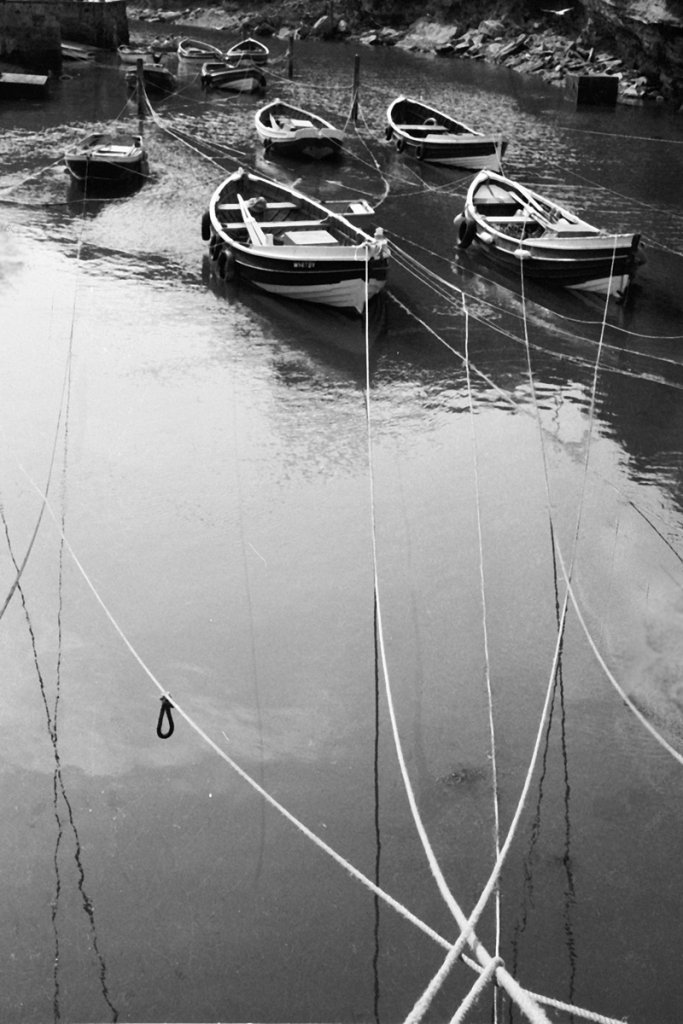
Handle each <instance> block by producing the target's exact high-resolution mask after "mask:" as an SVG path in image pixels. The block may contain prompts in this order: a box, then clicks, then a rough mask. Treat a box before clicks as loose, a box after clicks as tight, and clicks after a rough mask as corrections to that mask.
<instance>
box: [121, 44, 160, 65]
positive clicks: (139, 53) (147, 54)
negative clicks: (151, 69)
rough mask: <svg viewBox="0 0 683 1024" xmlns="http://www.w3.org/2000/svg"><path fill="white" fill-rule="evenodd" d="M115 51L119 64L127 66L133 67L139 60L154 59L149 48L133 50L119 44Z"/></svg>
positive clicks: (145, 61)
mask: <svg viewBox="0 0 683 1024" xmlns="http://www.w3.org/2000/svg"><path fill="white" fill-rule="evenodd" d="M117 53H118V57H119V61H120V62H121V64H125V65H126V66H127V67H135V66H136V64H137V62H138V61H139V60H141V61H143V63H148V62H149V61H151V60H153V59H154V54H153V51H152V50H150V49H140V50H133V49H130V48H127V47H122V46H119V48H118V50H117Z"/></svg>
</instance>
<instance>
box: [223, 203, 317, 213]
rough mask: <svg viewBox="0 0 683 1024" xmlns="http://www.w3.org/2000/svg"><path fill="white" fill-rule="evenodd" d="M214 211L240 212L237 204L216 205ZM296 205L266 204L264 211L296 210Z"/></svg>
mask: <svg viewBox="0 0 683 1024" xmlns="http://www.w3.org/2000/svg"><path fill="white" fill-rule="evenodd" d="M216 209H217V210H221V211H223V210H224V211H226V212H227V211H230V210H232V211H235V210H241V209H242V207H241V206H240V204H239V203H216ZM296 209H298V207H297V205H296V203H266V210H296Z"/></svg>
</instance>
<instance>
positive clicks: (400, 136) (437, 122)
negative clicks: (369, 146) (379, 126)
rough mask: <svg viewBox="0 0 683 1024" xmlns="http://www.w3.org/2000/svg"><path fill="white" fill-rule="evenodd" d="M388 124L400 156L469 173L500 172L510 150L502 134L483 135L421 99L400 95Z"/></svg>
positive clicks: (389, 115) (387, 133)
mask: <svg viewBox="0 0 683 1024" xmlns="http://www.w3.org/2000/svg"><path fill="white" fill-rule="evenodd" d="M387 122H388V124H387V128H386V137H387V139H393V140H394V141H395V144H396V149H397V150H398V151H399V153H404V152H405V153H406V154H408V155H409V156H414V157H417V159H418V160H424V161H425V162H426V163H430V164H446V165H448V166H450V167H462V168H464V169H465V170H469V171H480V170H482V169H483V168H485V167H492V168H494V169H496V170H500V169H501V165H502V159H503V156H504V154H505V151H506V149H507V140H506V139H504V138H503V137H502V135H483V134H482V133H481V132H477V131H475V130H474V128H469V127H468V126H467V125H466V124H463V123H462V122H461V121H456V120H455V118H453V117H450V116H449V115H448V114H444V113H442V112H441V111H440V110H437V109H436V108H435V107H431V106H429V105H428V104H427V103H423V102H422V101H421V100H415V99H408V97H406V96H399V97H398V98H397V99H395V100H394V101H393V102H392V103H390V104H389V106H388V108H387Z"/></svg>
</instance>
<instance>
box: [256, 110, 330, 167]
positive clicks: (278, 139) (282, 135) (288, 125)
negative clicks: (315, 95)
mask: <svg viewBox="0 0 683 1024" xmlns="http://www.w3.org/2000/svg"><path fill="white" fill-rule="evenodd" d="M254 123H255V126H256V133H257V135H258V137H259V138H260V140H261V142H262V143H263V147H264V149H265V150H266V152H267V153H270V154H278V153H279V154H282V155H285V156H303V157H309V158H311V159H314V160H321V159H324V158H325V157H333V156H337V155H338V154H339V153H340V151H341V148H342V145H343V142H344V130H343V129H342V128H335V127H334V125H332V124H330V122H329V121H325V120H324V119H323V118H322V117H319V116H318V115H317V114H312V113H311V112H310V111H308V110H301V109H300V108H299V107H295V106H292V104H291V103H285V102H284V101H283V100H280V99H276V100H273V101H272V103H266V105H265V106H264V107H261V109H260V110H257V111H256V114H255V115H254Z"/></svg>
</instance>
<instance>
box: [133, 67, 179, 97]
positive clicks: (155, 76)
mask: <svg viewBox="0 0 683 1024" xmlns="http://www.w3.org/2000/svg"><path fill="white" fill-rule="evenodd" d="M137 81H138V71H137V68H129V69H128V70H127V71H126V82H127V84H128V87H129V88H130V89H135V88H136V87H137ZM142 82H143V85H144V87H145V91H146V92H151V93H156V94H161V95H168V93H171V92H174V91H175V90H176V88H177V86H178V79H177V78H176V76H175V75H174V74H173V72H172V71H170V70H169V68H167V67H166V66H165V65H164V64H161V63H160V62H157V61H155V62H152V63H150V62H147V63H145V64H143V65H142Z"/></svg>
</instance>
